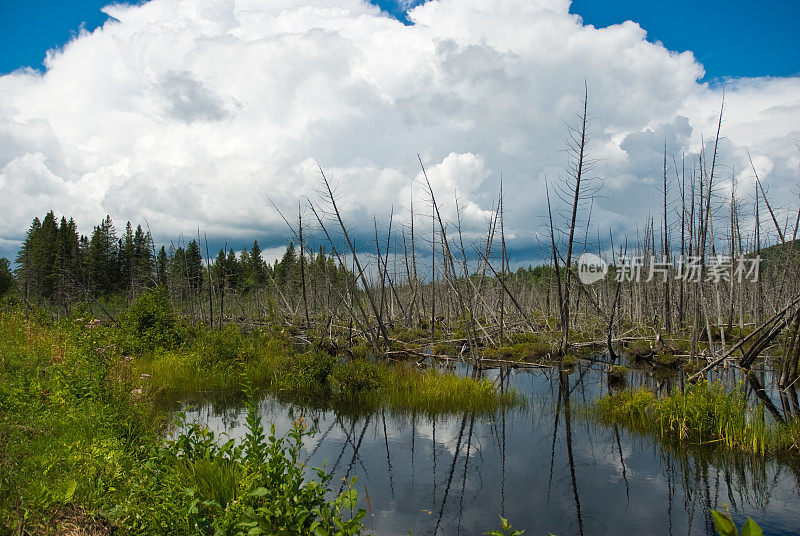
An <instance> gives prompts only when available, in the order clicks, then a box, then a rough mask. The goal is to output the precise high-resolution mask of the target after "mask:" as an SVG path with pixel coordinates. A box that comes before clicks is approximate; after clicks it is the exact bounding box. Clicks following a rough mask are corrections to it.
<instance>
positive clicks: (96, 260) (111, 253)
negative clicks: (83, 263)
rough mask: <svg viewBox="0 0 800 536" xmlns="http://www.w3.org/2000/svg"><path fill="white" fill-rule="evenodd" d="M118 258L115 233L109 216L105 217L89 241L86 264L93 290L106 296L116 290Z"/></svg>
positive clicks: (118, 275)
mask: <svg viewBox="0 0 800 536" xmlns="http://www.w3.org/2000/svg"><path fill="white" fill-rule="evenodd" d="M118 258H119V244H118V243H117V231H116V229H115V228H114V223H113V222H112V221H111V216H106V218H105V219H104V220H103V221H102V222H100V225H98V226H96V227H95V228H94V232H93V233H92V238H91V240H90V241H89V251H88V259H87V264H88V268H89V280H90V281H91V284H92V285H93V286H94V288H95V290H97V291H99V292H102V293H106V294H108V293H111V292H113V291H114V290H116V288H117V284H118V281H119V279H120V274H119V267H118V264H117V261H118Z"/></svg>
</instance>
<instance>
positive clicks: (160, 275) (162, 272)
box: [148, 233, 168, 286]
mask: <svg viewBox="0 0 800 536" xmlns="http://www.w3.org/2000/svg"><path fill="white" fill-rule="evenodd" d="M148 234H149V233H148ZM167 264H168V260H167V251H166V250H165V249H164V246H161V249H160V250H159V251H158V257H157V258H156V282H157V283H158V284H159V285H164V286H166V285H167Z"/></svg>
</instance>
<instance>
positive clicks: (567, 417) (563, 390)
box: [558, 371, 583, 536]
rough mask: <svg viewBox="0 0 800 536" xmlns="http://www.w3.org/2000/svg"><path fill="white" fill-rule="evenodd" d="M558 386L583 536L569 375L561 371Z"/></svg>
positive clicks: (577, 512)
mask: <svg viewBox="0 0 800 536" xmlns="http://www.w3.org/2000/svg"><path fill="white" fill-rule="evenodd" d="M558 380H559V382H558V386H559V393H560V396H561V398H563V400H564V431H565V435H566V442H567V445H566V446H567V459H568V460H569V476H570V480H571V482H572V495H573V497H574V499H575V513H576V516H577V518H578V532H579V533H580V534H581V536H583V516H582V515H581V500H580V495H579V493H578V482H577V479H576V478H575V459H574V457H573V454H572V415H571V410H570V403H569V399H570V391H571V389H570V388H569V375H568V374H566V373H565V372H564V371H559V374H558Z"/></svg>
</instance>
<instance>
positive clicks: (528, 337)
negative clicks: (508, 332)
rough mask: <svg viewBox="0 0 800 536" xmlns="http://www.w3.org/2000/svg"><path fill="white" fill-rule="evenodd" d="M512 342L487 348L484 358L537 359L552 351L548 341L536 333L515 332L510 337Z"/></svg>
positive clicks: (523, 360) (508, 359)
mask: <svg viewBox="0 0 800 536" xmlns="http://www.w3.org/2000/svg"><path fill="white" fill-rule="evenodd" d="M511 341H512V344H510V345H503V346H501V347H500V348H487V349H486V350H485V351H484V357H485V358H486V359H502V360H505V361H520V362H526V361H537V360H540V359H542V358H544V357H547V355H548V354H550V353H552V347H551V346H550V343H549V342H548V341H547V340H545V339H544V338H543V337H542V336H541V335H539V334H537V333H515V334H513V335H512V337H511Z"/></svg>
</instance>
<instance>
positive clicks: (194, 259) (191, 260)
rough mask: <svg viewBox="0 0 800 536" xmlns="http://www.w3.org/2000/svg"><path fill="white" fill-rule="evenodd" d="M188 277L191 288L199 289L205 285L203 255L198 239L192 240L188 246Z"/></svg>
mask: <svg viewBox="0 0 800 536" xmlns="http://www.w3.org/2000/svg"><path fill="white" fill-rule="evenodd" d="M186 277H187V278H188V279H189V287H190V288H192V289H199V288H201V287H202V286H203V256H202V255H201V254H200V246H199V245H198V244H197V240H192V241H191V242H189V245H188V246H186Z"/></svg>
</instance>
